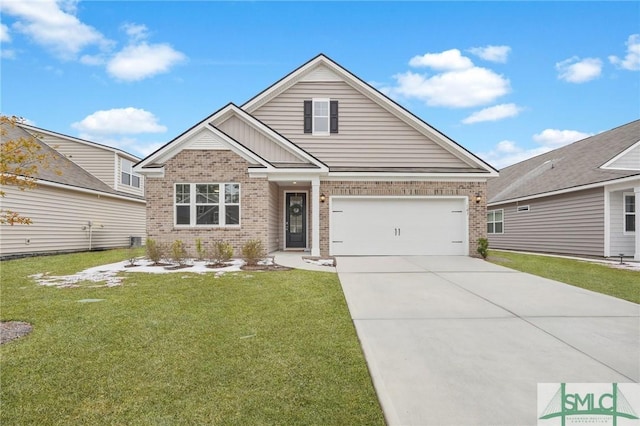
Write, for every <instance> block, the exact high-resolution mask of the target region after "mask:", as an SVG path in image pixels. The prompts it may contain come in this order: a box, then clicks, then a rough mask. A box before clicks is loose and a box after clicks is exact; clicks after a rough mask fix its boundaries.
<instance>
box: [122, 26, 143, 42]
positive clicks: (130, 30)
mask: <svg viewBox="0 0 640 426" xmlns="http://www.w3.org/2000/svg"><path fill="white" fill-rule="evenodd" d="M122 29H123V30H124V32H125V33H126V34H127V35H128V36H129V38H130V39H131V40H132V41H140V40H146V39H147V37H148V36H149V29H148V28H147V26H146V25H144V24H134V23H127V24H124V25H123V26H122Z"/></svg>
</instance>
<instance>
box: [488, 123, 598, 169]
mask: <svg viewBox="0 0 640 426" xmlns="http://www.w3.org/2000/svg"><path fill="white" fill-rule="evenodd" d="M589 136H592V135H591V134H590V133H584V132H579V131H577V130H556V129H545V130H543V131H542V132H540V133H537V134H535V135H533V140H534V141H535V142H537V143H538V146H534V147H532V148H523V147H521V146H519V145H518V144H517V143H516V142H513V141H509V140H504V141H500V142H498V143H497V144H496V146H495V147H494V148H493V149H492V150H491V151H488V152H484V153H481V154H480V157H481V158H482V159H483V160H485V161H487V162H488V163H489V164H491V165H492V166H494V167H496V168H498V169H502V168H504V167H507V166H510V165H512V164H515V163H519V162H521V161H524V160H527V159H529V158H532V157H535V156H537V155H540V154H544V153H545V152H549V151H551V150H553V149H556V148H559V147H561V146H564V145H568V144H570V143H573V142H576V141H578V140H581V139H584V138H586V137H589Z"/></svg>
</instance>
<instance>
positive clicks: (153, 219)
mask: <svg viewBox="0 0 640 426" xmlns="http://www.w3.org/2000/svg"><path fill="white" fill-rule="evenodd" d="M248 166H249V163H248V162H247V161H245V160H244V159H243V158H241V157H239V156H238V155H236V154H235V153H233V152H231V151H222V150H206V151H198V150H183V151H181V152H180V153H179V154H177V155H176V156H175V157H173V158H171V159H170V160H169V161H167V163H166V164H165V173H164V177H163V178H156V177H148V178H147V179H146V187H145V196H146V199H147V235H148V237H149V238H152V239H154V240H156V241H158V242H163V243H167V244H170V243H172V242H173V241H175V240H182V242H184V243H185V245H186V247H187V250H189V253H191V254H195V241H196V239H197V238H200V239H201V240H202V242H203V243H204V244H205V247H211V243H212V242H213V241H216V240H222V241H226V242H228V243H230V244H232V245H233V247H234V250H235V255H236V256H239V255H240V253H241V248H242V245H243V244H244V243H246V242H247V241H249V240H253V239H259V240H261V241H262V244H263V246H264V247H265V249H266V248H267V247H268V244H269V239H268V232H269V202H268V199H269V182H268V181H267V179H266V178H250V177H249V174H248V173H247V168H248ZM218 182H220V183H222V182H236V183H239V184H240V227H239V228H238V227H228V228H227V227H193V228H189V229H185V228H180V227H176V226H174V184H176V183H218Z"/></svg>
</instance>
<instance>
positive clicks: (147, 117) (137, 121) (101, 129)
mask: <svg viewBox="0 0 640 426" xmlns="http://www.w3.org/2000/svg"><path fill="white" fill-rule="evenodd" d="M71 127H73V128H74V129H76V130H78V131H80V132H81V133H82V135H84V136H83V137H86V138H87V139H90V140H97V139H98V138H100V137H102V139H101V140H105V139H104V137H105V136H107V135H134V134H140V133H163V132H166V131H167V128H166V127H165V126H163V125H161V124H159V123H158V118H157V117H156V116H155V115H153V114H152V113H150V112H149V111H145V110H144V109H139V108H133V107H128V108H114V109H110V110H101V111H96V112H94V113H93V114H91V115H88V116H87V117H85V118H84V119H82V120H81V121H78V122H75V123H73V124H72V125H71Z"/></svg>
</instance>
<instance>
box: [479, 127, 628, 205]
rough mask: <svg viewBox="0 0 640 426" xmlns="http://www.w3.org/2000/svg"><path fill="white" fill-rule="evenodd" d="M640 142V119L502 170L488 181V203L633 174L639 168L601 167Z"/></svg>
mask: <svg viewBox="0 0 640 426" xmlns="http://www.w3.org/2000/svg"><path fill="white" fill-rule="evenodd" d="M638 141H640V120H636V121H632V122H631V123H628V124H625V125H622V126H620V127H616V128H615V129H612V130H608V131H606V132H602V133H600V134H597V135H594V136H591V137H589V138H586V139H582V140H580V141H578V142H574V143H572V144H570V145H566V146H564V147H561V148H558V149H555V150H553V151H549V152H547V153H545V154H541V155H538V156H537V157H534V158H530V159H528V160H525V161H522V162H520V163H517V164H514V165H512V166H509V167H506V168H504V169H502V170H500V177H499V178H495V179H490V180H489V182H488V184H487V192H488V202H489V203H490V204H491V203H497V202H501V201H506V200H512V199H516V198H523V197H529V196H533V195H539V194H544V193H547V192H553V191H559V190H564V189H569V188H574V187H579V186H584V185H590V184H595V183H600V182H606V181H609V180H614V179H620V178H624V177H629V176H640V171H638V170H607V169H601V168H600V167H601V166H602V165H603V164H605V163H607V162H608V161H609V160H611V159H612V158H614V157H615V156H616V155H618V154H620V153H621V152H623V151H624V150H626V149H628V148H629V147H631V146H632V145H633V144H635V143H637V142H638Z"/></svg>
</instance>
